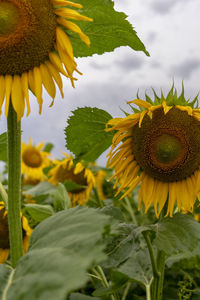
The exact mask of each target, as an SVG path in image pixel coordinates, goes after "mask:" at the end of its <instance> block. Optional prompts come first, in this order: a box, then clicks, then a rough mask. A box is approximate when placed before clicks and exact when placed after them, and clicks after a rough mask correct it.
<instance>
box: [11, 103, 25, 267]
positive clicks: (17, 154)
mask: <svg viewBox="0 0 200 300" xmlns="http://www.w3.org/2000/svg"><path fill="white" fill-rule="evenodd" d="M7 126H8V224H9V238H10V257H11V263H12V266H13V267H14V268H15V266H16V263H17V261H18V260H19V258H20V257H21V256H22V255H23V247H22V225H21V217H20V209H21V123H20V121H19V122H18V121H17V114H16V112H15V111H14V109H13V107H12V104H11V103H10V106H9V113H8V119H7Z"/></svg>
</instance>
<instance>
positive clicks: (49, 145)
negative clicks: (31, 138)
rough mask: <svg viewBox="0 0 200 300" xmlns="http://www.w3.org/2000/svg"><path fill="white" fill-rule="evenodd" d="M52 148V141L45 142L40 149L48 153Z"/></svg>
mask: <svg viewBox="0 0 200 300" xmlns="http://www.w3.org/2000/svg"><path fill="white" fill-rule="evenodd" d="M53 148H54V145H53V144H52V143H47V144H45V146H44V148H43V149H42V151H45V152H49V153H50V152H51V150H52V149H53Z"/></svg>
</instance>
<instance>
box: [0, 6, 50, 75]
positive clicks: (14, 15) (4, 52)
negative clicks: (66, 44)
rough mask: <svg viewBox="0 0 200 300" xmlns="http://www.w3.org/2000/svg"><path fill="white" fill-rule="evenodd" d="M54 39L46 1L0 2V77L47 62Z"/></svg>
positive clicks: (18, 72)
mask: <svg viewBox="0 0 200 300" xmlns="http://www.w3.org/2000/svg"><path fill="white" fill-rule="evenodd" d="M55 40H56V16H55V13H54V8H53V5H52V4H51V1H49V0H42V1H39V0H3V1H1V2H0V75H6V74H10V75H15V74H17V75H21V74H22V73H23V72H27V71H29V70H32V69H33V68H34V67H36V66H37V67H39V66H40V64H41V63H44V62H45V61H46V60H48V56H49V53H50V52H51V51H52V50H53V48H54V43H55Z"/></svg>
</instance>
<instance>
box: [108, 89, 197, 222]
mask: <svg viewBox="0 0 200 300" xmlns="http://www.w3.org/2000/svg"><path fill="white" fill-rule="evenodd" d="M154 95H155V99H154V101H152V100H151V99H150V97H149V96H148V95H146V100H141V99H136V100H133V101H130V102H128V104H130V105H131V107H132V109H133V111H134V113H133V114H130V115H127V116H126V117H125V118H117V119H112V120H110V121H109V122H108V124H107V129H106V130H108V131H110V130H117V132H116V134H115V135H114V138H113V144H112V148H111V151H110V152H109V154H108V157H109V158H108V166H110V167H114V168H115V174H114V175H113V177H116V178H117V181H116V185H118V183H119V185H120V187H119V189H118V193H119V192H121V191H122V190H124V189H126V191H125V192H124V193H123V196H122V197H124V196H126V195H128V194H129V193H130V192H131V191H132V190H133V189H134V187H135V186H136V185H138V184H139V183H140V182H141V186H140V192H139V207H140V205H141V202H143V203H144V205H145V209H146V211H147V210H148V209H149V207H150V205H151V204H154V208H155V212H156V215H157V216H159V214H160V212H161V210H162V208H163V206H164V204H165V203H166V201H168V210H167V215H168V214H169V215H170V216H172V214H173V210H174V205H175V203H177V207H178V209H179V210H182V211H192V210H193V205H194V202H195V200H196V197H197V196H198V193H199V188H198V185H199V178H200V171H199V170H200V169H199V168H200V109H198V108H197V107H196V105H197V97H196V98H195V99H194V101H192V102H189V101H187V100H186V99H185V97H184V90H182V93H181V95H180V96H179V97H178V96H177V92H176V90H174V87H173V88H172V89H171V90H170V92H169V93H168V95H167V97H166V98H164V96H163V94H162V93H161V97H158V96H157V94H156V93H155V92H154ZM132 104H136V105H137V106H139V109H135V107H133V106H132Z"/></svg>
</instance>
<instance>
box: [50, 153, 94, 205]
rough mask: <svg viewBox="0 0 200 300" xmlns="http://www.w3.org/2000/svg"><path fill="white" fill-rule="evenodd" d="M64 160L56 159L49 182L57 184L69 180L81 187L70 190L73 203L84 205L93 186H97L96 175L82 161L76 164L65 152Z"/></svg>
mask: <svg viewBox="0 0 200 300" xmlns="http://www.w3.org/2000/svg"><path fill="white" fill-rule="evenodd" d="M65 156H66V158H65V159H64V160H62V161H55V167H53V168H52V169H51V170H50V171H49V177H50V179H49V182H51V183H52V184H54V185H57V184H58V183H59V182H61V183H64V182H65V181H67V180H69V181H72V182H74V183H75V184H77V185H79V186H81V187H76V186H75V187H74V188H72V189H70V191H69V192H68V194H69V197H70V198H71V200H72V205H77V204H79V205H84V204H85V203H87V202H88V199H89V196H90V193H91V190H92V188H93V187H94V186H95V177H94V175H93V174H92V172H91V171H90V170H89V169H88V168H86V167H84V166H83V164H82V163H80V162H79V163H77V164H76V165H74V163H73V160H72V158H71V157H70V156H69V155H67V154H65Z"/></svg>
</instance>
